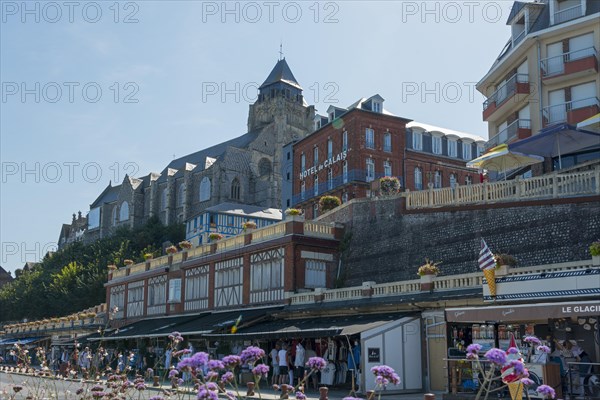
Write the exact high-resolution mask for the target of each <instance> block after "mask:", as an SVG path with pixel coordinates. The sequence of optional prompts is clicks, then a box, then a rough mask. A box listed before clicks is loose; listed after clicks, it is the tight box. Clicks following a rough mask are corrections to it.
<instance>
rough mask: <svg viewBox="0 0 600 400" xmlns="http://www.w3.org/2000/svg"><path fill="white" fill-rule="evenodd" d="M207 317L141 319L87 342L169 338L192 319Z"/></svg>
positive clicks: (188, 316) (197, 315)
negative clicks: (180, 326)
mask: <svg viewBox="0 0 600 400" xmlns="http://www.w3.org/2000/svg"><path fill="white" fill-rule="evenodd" d="M205 315H207V313H203V314H195V315H185V316H177V317H159V318H149V319H143V320H141V321H137V322H134V323H132V324H129V325H126V326H124V327H122V328H119V329H116V330H114V331H112V332H111V333H106V334H105V335H104V336H102V335H97V336H96V335H94V336H95V337H90V338H89V339H88V340H89V341H102V340H125V339H138V338H139V339H142V338H150V337H161V336H164V337H166V336H169V335H170V334H171V333H172V332H173V331H176V330H177V327H178V326H179V325H181V324H183V323H186V322H189V321H191V320H193V319H197V318H201V317H203V316H205Z"/></svg>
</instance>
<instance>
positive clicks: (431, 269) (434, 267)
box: [417, 258, 442, 276]
mask: <svg viewBox="0 0 600 400" xmlns="http://www.w3.org/2000/svg"><path fill="white" fill-rule="evenodd" d="M441 263H442V262H441V261H439V262H433V261H430V260H429V258H426V259H425V264H423V265H421V266H420V267H419V269H418V270H417V274H418V275H419V276H423V275H437V274H439V273H440V269H439V268H438V265H439V264H441Z"/></svg>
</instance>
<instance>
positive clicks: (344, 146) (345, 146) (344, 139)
mask: <svg viewBox="0 0 600 400" xmlns="http://www.w3.org/2000/svg"><path fill="white" fill-rule="evenodd" d="M346 150H348V131H344V132H343V133H342V151H346Z"/></svg>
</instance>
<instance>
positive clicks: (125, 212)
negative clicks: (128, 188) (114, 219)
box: [119, 201, 129, 221]
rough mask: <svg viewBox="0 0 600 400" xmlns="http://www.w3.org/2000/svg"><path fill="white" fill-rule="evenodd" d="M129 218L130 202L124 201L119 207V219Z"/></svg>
mask: <svg viewBox="0 0 600 400" xmlns="http://www.w3.org/2000/svg"><path fill="white" fill-rule="evenodd" d="M128 219H129V203H128V202H127V201H124V202H122V203H121V207H119V221H127V220H128Z"/></svg>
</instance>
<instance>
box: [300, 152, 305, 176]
mask: <svg viewBox="0 0 600 400" xmlns="http://www.w3.org/2000/svg"><path fill="white" fill-rule="evenodd" d="M305 170H306V155H305V154H304V153H302V155H301V156H300V172H304V171H305Z"/></svg>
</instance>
